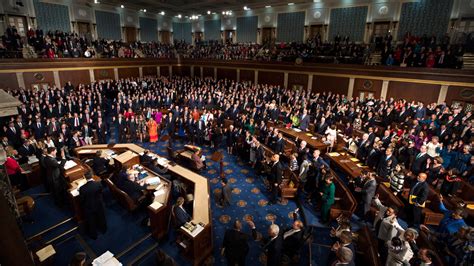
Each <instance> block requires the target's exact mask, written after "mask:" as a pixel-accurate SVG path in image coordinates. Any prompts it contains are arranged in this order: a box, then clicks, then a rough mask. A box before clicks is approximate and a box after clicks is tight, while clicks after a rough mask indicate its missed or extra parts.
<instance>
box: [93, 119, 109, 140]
mask: <svg viewBox="0 0 474 266" xmlns="http://www.w3.org/2000/svg"><path fill="white" fill-rule="evenodd" d="M95 129H96V130H97V138H98V141H99V143H101V144H104V143H107V139H106V137H107V124H106V123H104V122H103V121H102V117H99V118H97V124H96V126H95Z"/></svg>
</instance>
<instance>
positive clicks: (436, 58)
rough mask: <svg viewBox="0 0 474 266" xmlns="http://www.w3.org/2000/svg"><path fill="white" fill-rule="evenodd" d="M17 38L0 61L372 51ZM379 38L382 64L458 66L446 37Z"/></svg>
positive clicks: (331, 55) (350, 45) (346, 59)
mask: <svg viewBox="0 0 474 266" xmlns="http://www.w3.org/2000/svg"><path fill="white" fill-rule="evenodd" d="M26 35H27V37H26V39H25V38H22V37H21V36H20V35H19V34H18V32H17V29H16V28H15V27H8V28H7V30H6V32H5V35H3V36H2V40H1V42H0V58H11V57H14V58H21V57H23V58H36V57H39V58H40V57H43V58H78V57H85V58H94V57H105V58H145V57H152V58H175V57H177V54H180V55H182V56H183V57H184V58H193V59H217V60H258V61H288V62H294V60H295V59H297V58H301V59H302V60H303V61H305V62H313V63H350V64H366V63H368V58H369V57H370V55H371V53H373V52H374V51H372V48H371V45H369V44H364V43H355V42H353V41H350V39H349V37H348V36H345V37H342V36H340V35H339V34H338V35H336V36H335V37H334V41H333V42H328V41H323V40H322V37H321V35H320V33H317V34H316V35H315V36H314V37H311V38H308V39H307V41H306V42H304V43H303V42H289V43H284V42H282V43H279V44H275V41H274V40H273V41H267V42H265V44H263V45H260V44H256V43H235V44H233V43H229V42H220V41H205V42H196V44H195V45H191V44H187V43H185V42H184V41H178V40H176V41H175V43H174V45H171V44H163V43H158V42H133V43H130V44H127V43H124V42H123V41H113V40H105V39H100V40H95V41H92V40H91V39H90V38H87V37H85V36H79V35H78V34H77V33H64V32H62V31H59V30H58V31H54V32H53V31H49V32H47V33H46V34H44V33H43V30H41V29H36V30H34V29H32V28H31V29H29V30H28V32H27V34H26ZM392 39H393V37H392V36H391V35H390V33H388V34H387V35H386V36H385V37H383V38H382V37H381V36H374V38H373V42H374V44H375V51H381V53H382V54H381V55H382V58H381V64H382V65H388V66H392V65H397V66H406V67H429V68H432V67H436V68H462V65H463V61H462V57H463V55H464V48H463V46H462V45H450V44H449V37H448V36H446V37H445V38H443V40H442V41H441V42H437V40H436V37H435V36H432V37H427V35H426V34H425V35H423V36H422V37H417V36H412V35H411V34H410V33H406V35H405V37H404V39H403V43H400V44H396V43H394V42H392Z"/></svg>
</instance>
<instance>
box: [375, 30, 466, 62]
mask: <svg viewBox="0 0 474 266" xmlns="http://www.w3.org/2000/svg"><path fill="white" fill-rule="evenodd" d="M375 42H376V47H377V48H379V49H380V50H381V51H382V59H381V64H382V65H387V66H406V67H428V68H433V67H435V68H457V69H459V68H462V65H463V55H464V47H463V46H462V45H451V44H450V38H449V36H448V34H446V36H444V38H443V39H442V40H441V41H437V39H436V36H431V37H428V35H426V34H424V35H423V36H413V35H411V34H410V33H409V32H407V33H406V34H405V36H404V38H403V43H400V44H396V45H393V44H392V36H391V35H390V33H388V34H387V35H386V36H385V37H384V38H383V39H382V38H381V37H375Z"/></svg>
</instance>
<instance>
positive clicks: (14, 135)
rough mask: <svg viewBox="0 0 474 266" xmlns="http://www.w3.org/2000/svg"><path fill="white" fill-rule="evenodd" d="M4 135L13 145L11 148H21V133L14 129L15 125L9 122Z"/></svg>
mask: <svg viewBox="0 0 474 266" xmlns="http://www.w3.org/2000/svg"><path fill="white" fill-rule="evenodd" d="M6 133H7V138H8V141H9V142H10V143H11V145H13V147H15V148H18V147H20V146H21V133H20V131H19V130H18V129H17V128H16V127H15V124H14V123H13V122H10V123H9V124H8V129H7V132H6Z"/></svg>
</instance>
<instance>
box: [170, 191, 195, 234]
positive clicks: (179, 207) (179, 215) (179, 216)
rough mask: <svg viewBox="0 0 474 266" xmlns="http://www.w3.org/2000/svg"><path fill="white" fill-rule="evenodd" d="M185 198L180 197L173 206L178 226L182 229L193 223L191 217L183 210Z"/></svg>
mask: <svg viewBox="0 0 474 266" xmlns="http://www.w3.org/2000/svg"><path fill="white" fill-rule="evenodd" d="M183 204H184V198H183V197H179V198H178V199H177V200H176V204H175V205H174V206H173V215H174V218H175V221H176V226H177V227H181V226H183V225H184V224H185V223H187V222H189V221H191V216H190V215H189V214H188V213H187V212H186V210H185V209H184V208H183Z"/></svg>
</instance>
